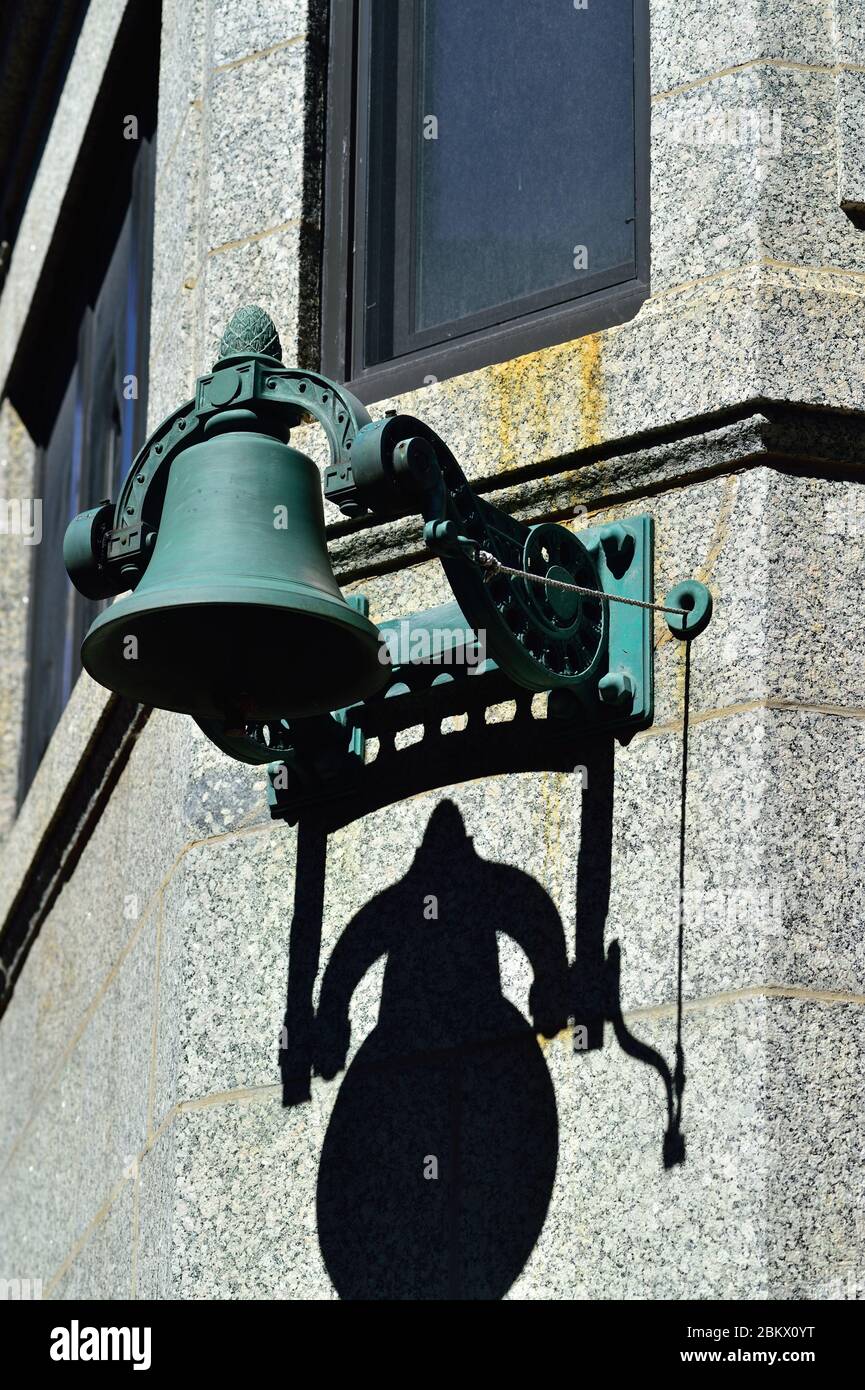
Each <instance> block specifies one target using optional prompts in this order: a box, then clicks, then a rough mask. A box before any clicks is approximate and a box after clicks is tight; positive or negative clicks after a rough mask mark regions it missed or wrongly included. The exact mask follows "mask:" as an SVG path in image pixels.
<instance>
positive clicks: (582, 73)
mask: <svg viewBox="0 0 865 1390" xmlns="http://www.w3.org/2000/svg"><path fill="white" fill-rule="evenodd" d="M418 28H419V33H418V35H417V45H418V53H417V68H418V85H417V107H416V110H415V119H416V132H417V134H416V136H415V139H416V152H415V158H416V179H417V187H416V200H415V235H414V245H413V258H414V266H413V272H414V275H413V281H414V283H413V295H412V321H413V329H414V331H418V330H424V329H429V328H432V327H434V326H436V325H438V324H446V323H449V322H452V321H454V320H458V319H461V318H463V317H465V316H467V315H471V314H474V313H478V312H479V311H482V310H489V309H492V308H494V307H495V306H498V305H502V306H508V305H512V304H513V303H514V301H517V300H520V299H523V298H525V297H527V296H530V295H533V294H537V293H539V292H541V291H554V290H555V289H556V288H558V287H562V288H564V287H569V288H568V292H567V294H563V296H562V297H563V298H567V297H571V296H573V295H574V294H575V293H579V285H578V284H577V288H576V289H575V288H574V282H575V281H576V282H579V281H580V279H587V278H588V277H590V276H596V275H597V274H598V272H604V271H612V270H615V269H616V268H618V267H622V268H623V271H622V277H621V278H622V279H624V278H626V277H627V276H628V275H630V274H632V273H633V262H634V255H635V248H634V211H635V209H634V174H633V164H634V113H633V4H632V0H589V3H588V5H587V7H586V8H585V9H577V8H575V6H574V4H573V0H543V3H541V4H527V3H526V0H471V2H470V3H463V2H462V0H422V3H421V4H420V7H419V25H418ZM583 248H584V249H583Z"/></svg>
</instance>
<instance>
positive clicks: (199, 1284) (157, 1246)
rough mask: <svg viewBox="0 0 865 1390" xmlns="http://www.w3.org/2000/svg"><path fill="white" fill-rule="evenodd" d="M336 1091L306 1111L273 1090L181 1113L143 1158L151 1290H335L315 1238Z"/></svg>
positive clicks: (285, 1293) (234, 1294) (146, 1270)
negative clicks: (287, 1104)
mask: <svg viewBox="0 0 865 1390" xmlns="http://www.w3.org/2000/svg"><path fill="white" fill-rule="evenodd" d="M336 1089H337V1088H336V1086H335V1085H331V1086H324V1085H322V1086H321V1087H319V1088H318V1089H317V1091H316V1096H315V1098H314V1100H313V1101H312V1102H311V1103H309V1104H308V1105H306V1106H305V1107H303V1108H302V1109H300V1110H297V1111H292V1110H283V1109H282V1106H281V1105H280V1102H279V1097H278V1095H272V1096H269V1097H266V1098H264V1099H260V1100H257V1101H255V1102H247V1103H243V1102H240V1103H235V1104H229V1105H220V1106H206V1107H203V1108H197V1109H189V1110H184V1111H182V1112H181V1113H180V1114H179V1115H178V1116H177V1117H176V1118H175V1119H174V1121H173V1123H172V1126H171V1131H170V1138H169V1137H168V1136H164V1137H163V1138H161V1139H160V1140H159V1148H160V1149H161V1152H157V1151H156V1150H154V1151H153V1153H152V1154H151V1155H149V1156H148V1157H147V1158H146V1159H145V1161H144V1165H143V1168H142V1181H143V1184H144V1185H145V1187H144V1188H143V1190H142V1206H141V1254H140V1257H139V1293H140V1296H141V1297H143V1298H146V1297H149V1296H153V1293H154V1292H155V1291H158V1294H159V1296H161V1297H167V1298H177V1299H184V1300H186V1299H292V1298H304V1299H309V1298H313V1299H317V1298H332V1297H333V1296H334V1295H333V1291H332V1288H331V1286H330V1281H329V1280H328V1278H327V1273H326V1271H325V1268H324V1264H323V1261H322V1257H321V1254H320V1251H319V1248H318V1243H317V1240H316V1236H315V1174H316V1163H317V1159H318V1155H319V1152H320V1147H321V1141H322V1139H323V1137H324V1133H325V1130H326V1128H327V1121H328V1117H329V1112H330V1108H331V1106H332V1103H333V1099H334V1097H335V1094H336ZM155 1165H156V1166H155ZM147 1184H150V1190H149V1192H148V1191H147V1190H146V1185H147ZM166 1208H167V1211H168V1213H169V1219H168V1221H167V1222H166V1220H165V1212H166ZM227 1230H230V1232H231V1235H230V1239H229V1240H228V1241H227V1240H226V1231H227Z"/></svg>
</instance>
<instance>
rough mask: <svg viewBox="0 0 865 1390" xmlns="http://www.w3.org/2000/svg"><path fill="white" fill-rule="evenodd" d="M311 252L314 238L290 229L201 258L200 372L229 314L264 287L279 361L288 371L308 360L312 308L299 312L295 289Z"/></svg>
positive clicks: (251, 300)
mask: <svg viewBox="0 0 865 1390" xmlns="http://www.w3.org/2000/svg"><path fill="white" fill-rule="evenodd" d="M317 250H318V236H317V233H315V232H310V233H307V232H304V231H303V229H301V228H300V227H291V228H289V229H288V230H286V231H281V232H274V233H272V234H271V235H269V236H264V237H261V238H260V239H259V240H257V241H246V242H244V243H243V244H242V245H241V246H236V247H232V248H231V249H230V250H227V251H220V252H219V253H218V254H216V255H211V256H208V257H207V259H206V261H205V263H204V268H203V290H204V303H205V304H206V318H205V325H204V331H203V334H202V358H201V361H200V362H199V363H198V369H199V370H200V371H201V372H205V371H209V370H210V368H211V367H212V365H213V363H214V361H215V360H216V349H217V346H218V344H219V340H220V338H221V337H222V334H223V332H224V331H225V326H226V324H227V323H228V321H229V319H230V318H231V316H232V314H233V313H234V312H235V310H236V309H237V308H239V307H240V306H241V305H243V304H251V303H256V302H257V301H258V300H260V299H261V298H262V297H263V296H262V287H263V286H266V287H267V291H266V296H265V297H266V299H267V311H268V313H269V314H270V316H271V318H272V319H273V320H274V322H275V323H276V324H277V326H278V329H279V338H280V342H281V343H282V354H283V361H284V362H285V363H286V364H290V365H292V366H294V365H295V364H296V363H298V362H299V360H300V358H301V357H302V356H304V355H307V356H308V354H309V343H310V342H311V339H312V337H313V336H314V335H313V334H312V333H311V324H310V320H311V317H312V315H313V314H314V311H315V308H316V304H315V303H313V304H311V305H310V304H307V303H306V302H303V309H302V308H301V305H302V299H301V283H302V280H303V276H304V273H305V271H304V258H306V260H310V258H312V259H315V252H316V251H317ZM302 315H303V321H301V319H302ZM299 340H300V341H299Z"/></svg>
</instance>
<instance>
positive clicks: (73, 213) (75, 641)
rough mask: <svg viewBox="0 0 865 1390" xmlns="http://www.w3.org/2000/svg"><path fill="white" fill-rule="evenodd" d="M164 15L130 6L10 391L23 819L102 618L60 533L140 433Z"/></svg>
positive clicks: (145, 3) (130, 452)
mask: <svg viewBox="0 0 865 1390" xmlns="http://www.w3.org/2000/svg"><path fill="white" fill-rule="evenodd" d="M161 11H162V4H161V0H128V3H127V4H126V6H125V9H124V14H123V18H122V19H121V22H120V26H119V28H118V32H117V36H116V38H115V42H114V45H113V47H112V51H111V55H110V58H109V60H108V63H107V66H106V69H105V72H104V74H103V78H102V81H101V83H100V87H99V91H98V93H97V96H96V100H95V103H94V107H93V110H92V112H91V115H90V119H89V121H88V124H87V128H86V130H85V132H84V135H83V138H82V142H81V145H80V148H79V151H78V156H77V159H76V161H75V165H74V168H73V170H72V173H71V176H70V180H69V185H68V187H67V190H66V193H65V195H64V198H63V201H62V203H61V206H60V209H59V212H58V217H57V222H56V224H55V227H54V233H53V236H52V238H51V243H50V245H49V247H48V249H47V252H46V256H45V260H44V263H43V266H42V270H41V273H40V276H39V280H38V283H37V285H36V288H35V291H34V294H33V297H32V300H31V303H30V308H29V312H28V315H27V319H26V322H25V324H24V325H23V328H22V331H21V335H20V337H19V340H18V343H17V345H16V350H15V356H14V359H13V362H12V364H11V367H10V371H9V375H8V379H7V382H6V391H5V394H6V396H7V397H8V399H9V401H10V402H11V404H12V405H13V406H14V408H15V409H16V411H17V413H18V415H19V416H20V418H21V420H22V422H23V424H24V427H25V428H26V430H27V432H28V434H29V436H30V438H31V439H32V441H33V444H34V446H35V475H34V494H35V496H36V497H38V498H39V499H40V500H41V502H42V521H43V535H42V539H41V542H40V544H39V545H34V546H33V548H32V551H31V554H30V563H29V570H30V575H29V606H28V632H27V671H26V677H25V688H24V701H23V710H22V728H21V742H20V747H19V757H18V787H17V800H18V805H19V807H20V805H21V804H22V802H23V801H24V798H25V797H26V795H27V792H28V791H29V788H30V785H31V783H32V781H33V778H34V777H35V775H36V772H37V771H38V768H39V765H40V763H41V760H42V757H43V756H44V754H45V752H46V750H47V748H48V746H49V745H50V742H51V739H52V738H53V736H54V731H55V729H56V727H57V724H58V721H59V720H60V717H61V716H62V714H63V710H64V709H65V706H66V703H67V700H68V697H69V695H70V694H71V691H72V688H73V686H74V684H75V681H76V679H77V676H78V674H79V672H80V669H81V663H80V651H79V647H80V642H81V639H82V637H83V635H84V633H85V632H86V630H87V628H88V627H89V625H90V622H91V621H92V619H93V618H94V617H95V616H96V613H97V612H98V611H99V609H100V606H104V605H100V604H98V603H96V602H94V601H92V600H88V599H85V598H84V597H83V596H82V595H80V594H78V593H77V592H76V591H75V590H74V588H73V586H72V585H71V583H70V581H69V579H68V576H67V575H66V571H65V568H64V566H63V559H62V539H63V532H64V531H65V527H66V524H67V523H68V521H69V520H70V519H71V518H72V516H74V515H75V514H77V513H78V512H80V511H83V510H86V509H87V508H88V507H92V506H94V505H96V504H97V503H99V502H101V501H102V500H104V499H105V498H106V497H107V496H108V494H109V492H113V491H115V490H116V481H117V478H118V474H122V472H123V470H124V469H128V467H129V466H130V465H131V462H132V459H133V458H134V456H135V453H136V452H137V450H138V448H139V447H140V445H141V444H142V443H143V441H144V437H145V432H146V423H147V419H146V417H147V395H148V375H149V370H148V369H149V348H150V313H151V297H152V270H153V254H152V253H153V232H154V211H155V167H156V161H155V150H156V140H157V134H156V126H157V115H158V109H157V108H158V92H159V72H160V64H159V54H160V40H161ZM128 114H134V115H135V116H136V118H137V122H138V125H137V129H136V130H135V131H134V132H131V131H130V130H129V128H128V124H127V116H128ZM106 169H110V170H111V177H110V178H108V179H107V178H106ZM46 345H47V346H46ZM130 375H132V376H134V377H135V379H136V380H135V391H134V392H133V391H130V390H129V389H128V386H129V384H128V382H127V378H128V377H129V376H130ZM70 403H71V407H72V409H73V413H74V432H73V435H72V436H71V441H72V442H71V443H69V442H68V440H67V441H66V442H64V426H63V423H62V421H61V420H60V415H61V412H62V411H63V409H64V406H65V407H66V411H67V414H66V423H67V427H68V420H69V415H68V411H69V408H70ZM58 429H59V431H60V433H59V434H58V433H56V432H55V431H56V430H58Z"/></svg>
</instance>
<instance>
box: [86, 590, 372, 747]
mask: <svg viewBox="0 0 865 1390" xmlns="http://www.w3.org/2000/svg"><path fill="white" fill-rule="evenodd" d="M153 597H154V596H153V594H150V595H148V596H147V597H145V599H144V601H143V602H142V603H141V607H140V611H136V596H135V595H134V594H132V595H131V596H129V597H128V598H126V599H122V600H120V602H118V603H117V604H115V605H113V606H112V607H111V608H109V609H107V610H106V611H105V612H104V613H103V614H101V615H100V616H99V617H98V618H97V619H96V621H95V622H94V624H93V626H92V627H91V629H90V631H89V632H88V634H87V636H86V638H85V639H84V644H83V646H82V649H81V656H82V661H83V663H84V668H85V670H86V671H87V672H88V673H89V674H90V675H91V676H92V677H93V679H94V680H96V681H98V682H99V683H100V684H101V685H105V686H107V687H108V688H109V689H110V690H114V691H116V692H117V693H118V694H120V695H124V696H126V697H127V698H128V699H130V700H135V701H137V702H139V703H140V704H144V705H152V706H154V707H156V708H157V709H167V710H174V711H176V712H177V713H179V714H189V715H192V716H193V717H194V718H195V719H200V720H216V721H219V722H220V723H224V724H228V725H229V726H232V727H240V726H242V725H243V724H244V723H258V722H262V721H266V720H273V719H279V718H283V719H302V718H308V717H311V716H313V715H320V714H326V713H328V712H329V711H331V710H336V709H341V708H344V707H345V706H347V705H351V704H355V703H356V702H357V701H359V700H364V699H366V698H368V697H369V696H371V695H374V694H376V693H377V692H378V691H379V690H381V689H382V688H383V686H384V685H385V684H386V683H387V680H388V676H389V672H390V667H389V665H388V663H387V660H386V659H385V660H382V657H383V656H385V655H386V648H385V647H384V645H383V644H382V643H381V642H380V640H379V634H378V629H377V628H376V627H375V626H374V624H373V623H371V622H369V620H368V619H367V618H364V617H363V616H362V615H361V614H360V613H357V612H356V611H355V610H354V609H352V608H349V607H348V606H343V605H340V606H339V607H337V605H336V604H335V603H334V601H333V600H332V599H331V598H329V597H328V596H321V597H319V598H318V599H317V602H316V600H315V599H312V600H311V599H310V595H309V594H308V593H306V594H305V595H304V598H303V611H298V609H297V608H291V607H286V596H285V595H284V594H281V596H280V597H281V602H280V603H279V604H272V605H267V604H263V603H262V602H261V595H259V597H258V599H257V601H256V602H255V603H230V602H223V601H218V600H214V601H209V602H208V601H204V602H192V603H191V602H189V601H188V600H189V591H188V589H187V590H185V598H186V602H184V603H172V602H171V601H170V598H169V596H168V595H166V594H162V595H160V601H159V606H157V607H154V606H153ZM315 608H317V609H318V611H313V610H314V609H315ZM334 610H335V611H334Z"/></svg>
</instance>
